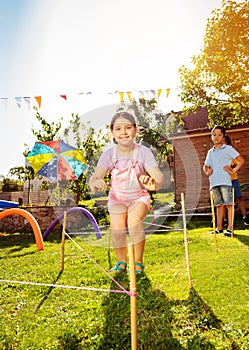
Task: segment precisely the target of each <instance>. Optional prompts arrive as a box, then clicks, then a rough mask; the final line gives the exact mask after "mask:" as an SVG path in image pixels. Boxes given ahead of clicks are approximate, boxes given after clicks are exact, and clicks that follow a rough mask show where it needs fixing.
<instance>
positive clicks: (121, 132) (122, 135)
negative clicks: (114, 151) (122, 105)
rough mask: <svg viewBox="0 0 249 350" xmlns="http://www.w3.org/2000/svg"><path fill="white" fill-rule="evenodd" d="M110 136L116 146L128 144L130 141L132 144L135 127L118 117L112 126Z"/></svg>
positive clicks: (135, 132)
mask: <svg viewBox="0 0 249 350" xmlns="http://www.w3.org/2000/svg"><path fill="white" fill-rule="evenodd" d="M111 134H112V137H113V138H114V139H115V140H116V142H117V143H118V144H123V145H125V144H129V143H130V142H131V141H132V142H133V140H134V139H135V137H136V134H137V127H136V126H134V125H133V124H132V123H131V122H130V121H129V120H128V119H126V118H123V117H119V118H117V119H116V121H115V123H114V124H113V130H112V131H111Z"/></svg>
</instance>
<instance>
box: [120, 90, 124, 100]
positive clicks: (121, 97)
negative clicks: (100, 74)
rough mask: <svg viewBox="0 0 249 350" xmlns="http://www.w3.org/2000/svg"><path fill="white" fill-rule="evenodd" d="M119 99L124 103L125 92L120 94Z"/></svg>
mask: <svg viewBox="0 0 249 350" xmlns="http://www.w3.org/2000/svg"><path fill="white" fill-rule="evenodd" d="M119 99H120V102H121V103H122V102H124V92H121V91H120V92H119Z"/></svg>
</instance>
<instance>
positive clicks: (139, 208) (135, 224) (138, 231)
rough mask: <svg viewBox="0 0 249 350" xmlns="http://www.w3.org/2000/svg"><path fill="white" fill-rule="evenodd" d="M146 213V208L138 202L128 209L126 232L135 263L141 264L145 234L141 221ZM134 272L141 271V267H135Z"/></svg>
mask: <svg viewBox="0 0 249 350" xmlns="http://www.w3.org/2000/svg"><path fill="white" fill-rule="evenodd" d="M147 213H148V208H147V206H146V205H145V204H144V203H142V202H138V203H136V204H134V205H133V206H131V207H130V208H129V209H128V230H129V234H130V240H131V243H133V244H134V255H135V262H138V263H140V264H142V263H143V254H144V247H145V233H144V227H143V220H144V218H145V217H146V215H147ZM136 270H142V268H141V267H139V266H136Z"/></svg>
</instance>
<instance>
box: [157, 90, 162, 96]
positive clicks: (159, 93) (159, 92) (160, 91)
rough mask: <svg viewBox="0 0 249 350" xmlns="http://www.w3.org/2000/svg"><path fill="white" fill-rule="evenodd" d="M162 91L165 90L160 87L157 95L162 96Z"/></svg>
mask: <svg viewBox="0 0 249 350" xmlns="http://www.w3.org/2000/svg"><path fill="white" fill-rule="evenodd" d="M162 91H163V90H162V89H158V90H157V97H160V95H161V93H162Z"/></svg>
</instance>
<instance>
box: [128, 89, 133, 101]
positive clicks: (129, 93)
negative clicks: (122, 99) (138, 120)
mask: <svg viewBox="0 0 249 350" xmlns="http://www.w3.org/2000/svg"><path fill="white" fill-rule="evenodd" d="M127 96H128V99H129V101H130V102H131V100H132V92H131V91H128V92H127Z"/></svg>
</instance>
